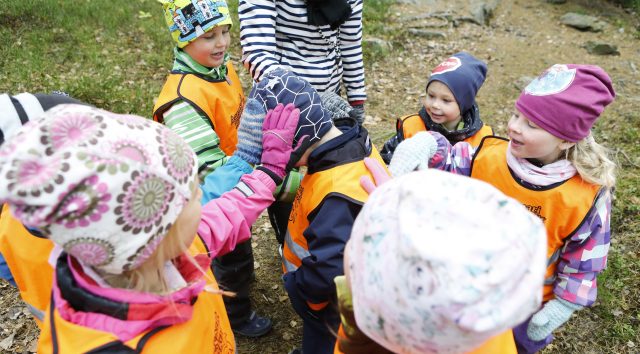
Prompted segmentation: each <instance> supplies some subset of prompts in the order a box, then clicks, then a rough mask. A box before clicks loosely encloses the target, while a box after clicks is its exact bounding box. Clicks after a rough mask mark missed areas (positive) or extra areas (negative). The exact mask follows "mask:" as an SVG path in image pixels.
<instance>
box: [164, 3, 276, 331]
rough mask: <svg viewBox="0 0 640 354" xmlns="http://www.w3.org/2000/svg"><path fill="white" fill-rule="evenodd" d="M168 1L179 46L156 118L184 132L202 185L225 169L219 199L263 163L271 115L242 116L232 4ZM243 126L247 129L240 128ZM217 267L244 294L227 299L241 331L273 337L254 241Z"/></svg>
mask: <svg viewBox="0 0 640 354" xmlns="http://www.w3.org/2000/svg"><path fill="white" fill-rule="evenodd" d="M161 2H162V4H163V8H164V15H165V20H166V23H167V25H168V26H169V31H170V32H171V36H172V38H173V40H174V41H175V43H176V47H175V48H174V56H175V59H174V63H173V68H172V69H171V73H170V74H169V76H168V78H167V81H166V82H165V84H164V86H163V88H162V92H161V93H160V95H159V97H158V100H157V101H156V104H155V107H154V109H153V116H154V120H156V121H159V122H162V123H164V124H165V125H167V126H168V127H169V128H171V129H172V130H173V131H175V132H176V133H178V134H179V135H180V136H181V137H182V138H183V139H184V140H185V141H186V142H187V144H189V146H190V147H191V148H192V149H193V150H194V151H195V152H196V155H197V157H198V174H199V176H200V178H201V180H204V179H205V178H206V177H207V176H208V175H209V174H211V172H213V171H214V170H216V169H219V171H218V176H219V177H218V178H216V183H215V184H211V185H212V188H215V190H216V193H214V194H215V195H214V196H218V195H220V194H222V193H223V192H225V191H227V190H229V189H231V188H232V187H233V186H234V185H235V184H236V183H237V182H238V180H239V179H240V176H242V175H243V174H245V173H250V172H251V170H252V167H251V165H254V164H256V163H258V162H259V161H260V150H259V148H260V135H259V134H255V133H254V131H258V132H259V131H260V124H259V122H258V120H259V119H262V118H263V117H264V114H265V113H266V112H263V111H260V107H259V106H257V105H256V104H255V102H250V101H249V102H247V104H246V107H245V111H244V113H243V106H245V97H244V94H243V92H242V86H241V85H240V79H239V78H238V75H237V74H236V71H235V69H234V67H233V64H232V62H231V61H230V60H229V53H227V49H228V48H229V44H230V42H231V38H230V33H229V30H230V28H231V25H232V21H231V17H230V15H229V8H228V7H227V4H226V3H225V1H224V0H221V1H213V0H202V1H193V0H162V1H161ZM241 115H242V119H241ZM240 124H242V125H245V127H242V126H240V130H238V129H239V125H240ZM243 128H253V130H247V129H243ZM239 134H242V139H243V140H244V141H245V142H251V144H245V145H244V147H246V148H249V149H236V144H237V142H238V135H239ZM232 155H233V156H232ZM221 166H224V167H223V168H220V167H221ZM207 200H208V199H206V200H203V202H206V201H207ZM214 262H215V269H216V277H217V278H218V281H220V284H221V285H222V286H224V287H226V288H228V289H229V290H232V291H234V292H235V293H236V294H237V296H236V297H234V298H225V304H226V306H227V311H228V312H229V318H230V320H231V325H232V327H233V328H234V330H235V331H236V333H239V334H242V335H245V336H249V337H258V336H261V335H264V334H266V333H267V332H268V331H269V330H270V329H271V320H270V319H268V318H265V317H261V316H258V315H256V314H255V312H253V311H252V309H251V300H250V299H249V285H250V282H251V278H252V277H251V275H252V273H253V271H254V269H253V252H252V249H251V243H249V242H247V243H246V244H241V245H238V247H237V248H236V249H235V250H234V251H233V252H231V253H230V254H228V255H226V256H225V257H222V258H216V259H215V261H214Z"/></svg>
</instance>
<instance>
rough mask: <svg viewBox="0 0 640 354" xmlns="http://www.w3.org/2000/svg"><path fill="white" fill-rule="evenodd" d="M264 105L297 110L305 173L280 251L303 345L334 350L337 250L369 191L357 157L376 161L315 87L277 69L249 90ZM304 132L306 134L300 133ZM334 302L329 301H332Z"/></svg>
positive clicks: (361, 136)
mask: <svg viewBox="0 0 640 354" xmlns="http://www.w3.org/2000/svg"><path fill="white" fill-rule="evenodd" d="M254 92H255V97H256V99H258V100H260V101H262V102H264V105H265V107H266V109H270V108H271V107H273V106H274V105H275V104H277V103H283V102H284V103H289V102H293V103H294V104H295V105H296V107H298V108H299V109H300V112H301V113H300V123H299V126H298V130H297V132H296V135H295V141H296V143H298V144H300V145H302V146H304V147H303V148H300V150H299V152H300V153H303V155H302V158H301V159H300V160H299V162H298V166H306V167H307V174H306V175H305V176H304V178H303V179H302V182H301V184H300V188H299V189H298V192H297V195H296V198H295V201H294V204H293V209H292V211H291V214H290V217H289V225H288V229H287V233H286V236H285V243H284V250H283V255H282V263H283V270H284V272H285V274H284V276H283V279H284V286H285V289H286V290H287V293H288V294H289V299H290V300H291V304H292V305H293V308H294V309H295V311H296V312H297V313H298V315H299V316H300V317H301V318H302V319H303V336H302V351H303V352H304V353H305V354H313V353H328V352H330V351H331V350H332V349H333V345H334V343H335V336H334V335H333V333H332V331H334V332H335V331H336V330H337V327H338V324H339V318H338V313H337V311H336V308H335V302H334V298H335V285H334V284H333V278H334V277H336V276H338V275H341V274H342V273H343V262H342V252H343V249H344V245H345V243H346V242H347V240H348V239H349V235H350V233H351V226H352V225H353V221H354V220H355V218H356V216H357V215H358V213H359V212H360V209H361V208H362V204H363V203H364V201H365V200H366V198H367V194H366V192H365V191H364V190H363V189H362V188H361V187H360V185H359V179H360V177H361V176H363V175H367V176H368V175H369V172H368V170H367V169H366V167H365V165H364V163H363V159H364V158H365V157H368V156H371V157H373V158H375V159H377V160H378V161H380V162H382V159H381V158H380V156H379V154H378V152H377V151H376V150H375V149H374V147H373V145H372V143H371V141H370V139H369V135H368V133H367V131H366V130H365V129H364V128H363V127H361V126H359V125H358V124H357V122H356V121H355V120H354V119H351V118H345V119H338V120H335V122H332V120H331V114H330V113H329V112H328V111H327V110H326V109H325V108H323V106H322V103H321V101H320V97H319V95H318V93H317V92H316V90H315V89H313V88H312V87H311V85H309V84H308V83H307V82H306V81H304V80H302V79H300V78H298V77H297V76H295V75H293V74H292V73H290V72H288V71H286V70H283V69H280V68H278V69H274V70H272V71H270V72H269V73H268V74H266V75H265V76H264V77H263V79H262V81H260V83H258V84H257V86H256V89H255V90H254ZM304 136H309V137H310V139H308V140H303V137H304ZM330 303H333V304H330Z"/></svg>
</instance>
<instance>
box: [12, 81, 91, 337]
mask: <svg viewBox="0 0 640 354" xmlns="http://www.w3.org/2000/svg"><path fill="white" fill-rule="evenodd" d="M69 103H75V104H83V103H82V102H80V101H78V100H76V99H73V98H71V97H68V96H67V95H62V94H41V93H36V94H31V93H27V92H24V93H20V94H17V95H15V96H13V95H9V94H6V93H4V94H0V111H1V112H0V116H2V119H3V124H2V127H0V146H1V145H2V144H4V142H5V141H7V140H9V139H10V138H11V137H12V136H14V135H15V134H17V133H18V132H19V131H20V129H21V127H22V126H23V125H24V124H27V123H28V122H29V121H31V120H32V119H35V118H37V117H39V116H40V115H41V114H42V113H44V112H45V111H47V110H49V109H50V108H53V107H55V106H56V105H59V104H69ZM52 249H53V244H52V243H51V241H49V240H47V239H46V238H44V237H43V236H42V233H40V232H39V231H38V230H36V229H33V228H32V229H28V228H26V227H24V225H22V223H20V221H18V220H16V219H15V218H14V217H13V216H11V213H10V212H9V206H8V205H7V204H5V205H4V206H2V209H0V261H1V262H0V263H1V264H2V266H1V267H0V268H1V269H0V272H1V273H2V276H1V278H3V279H6V280H7V281H8V282H9V283H11V284H13V285H14V286H16V287H17V288H18V290H19V291H20V297H21V298H22V301H24V302H25V304H26V305H27V308H28V309H29V311H30V312H31V314H32V315H33V317H34V319H35V320H36V324H37V325H38V326H40V325H41V324H42V319H43V318H44V310H45V309H46V307H47V304H48V303H49V297H50V294H51V283H52V281H53V269H52V268H51V266H50V265H49V263H48V259H49V253H51V250H52Z"/></svg>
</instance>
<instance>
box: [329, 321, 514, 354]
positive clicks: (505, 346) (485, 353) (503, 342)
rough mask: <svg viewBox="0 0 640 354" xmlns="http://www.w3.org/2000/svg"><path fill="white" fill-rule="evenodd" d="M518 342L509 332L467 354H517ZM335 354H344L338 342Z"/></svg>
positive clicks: (339, 329)
mask: <svg viewBox="0 0 640 354" xmlns="http://www.w3.org/2000/svg"><path fill="white" fill-rule="evenodd" d="M338 337H342V338H345V337H346V334H345V333H344V329H343V328H342V324H340V328H338ZM517 353H518V350H517V348H516V342H515V340H514V339H513V331H512V330H510V329H509V330H507V331H504V332H502V333H500V334H498V335H495V336H493V337H491V338H489V339H488V340H487V341H486V342H484V343H482V345H481V346H479V347H478V348H476V349H474V350H472V351H470V352H466V354H517ZM333 354H344V353H343V352H342V351H341V350H340V348H338V341H336V345H335V346H334V347H333Z"/></svg>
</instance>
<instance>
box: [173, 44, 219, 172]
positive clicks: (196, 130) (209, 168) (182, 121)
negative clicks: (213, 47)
mask: <svg viewBox="0 0 640 354" xmlns="http://www.w3.org/2000/svg"><path fill="white" fill-rule="evenodd" d="M174 54H175V60H174V62H173V69H172V70H173V71H174V72H175V71H179V72H184V73H196V74H200V75H204V76H207V77H209V78H212V79H216V80H219V79H221V78H224V77H225V76H226V75H227V66H226V63H227V61H228V60H229V54H228V53H225V58H224V61H223V63H224V64H223V65H220V66H219V67H217V68H213V69H212V68H207V67H205V66H202V65H200V64H199V63H198V62H196V61H195V60H193V59H192V58H191V56H189V55H188V54H187V53H185V52H184V51H182V50H181V49H178V48H175V49H174ZM163 118H164V124H165V125H166V126H167V127H169V128H170V129H171V130H173V131H174V132H176V133H177V134H178V135H180V137H182V139H184V140H185V142H186V143H187V144H189V146H190V147H191V148H192V149H193V151H195V153H196V155H197V156H198V175H199V176H200V180H204V178H205V177H206V176H207V175H208V174H209V173H211V172H213V171H214V170H215V169H216V168H218V167H220V166H222V165H224V164H225V163H226V162H227V160H228V159H229V157H228V156H227V155H226V154H225V153H224V151H222V149H220V138H219V137H218V134H216V132H215V131H214V130H213V129H211V123H210V121H209V117H207V116H206V115H203V114H201V113H200V112H199V111H197V110H196V109H195V108H194V107H192V106H191V105H190V104H189V103H187V102H186V101H178V102H176V103H175V104H173V106H171V108H169V109H168V110H167V111H166V112H164V114H163Z"/></svg>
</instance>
